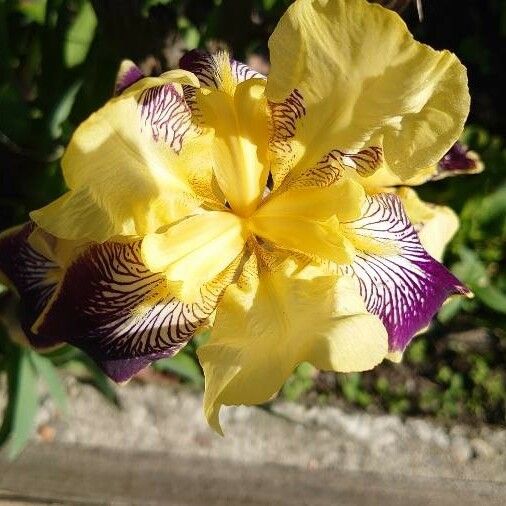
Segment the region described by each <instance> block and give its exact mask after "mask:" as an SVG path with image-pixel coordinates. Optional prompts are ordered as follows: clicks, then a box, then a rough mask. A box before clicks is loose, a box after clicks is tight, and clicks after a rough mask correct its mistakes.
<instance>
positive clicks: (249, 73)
mask: <svg viewBox="0 0 506 506" xmlns="http://www.w3.org/2000/svg"><path fill="white" fill-rule="evenodd" d="M230 67H231V70H232V75H233V76H234V78H235V81H236V83H242V82H243V81H246V80H248V79H265V76H264V75H262V74H260V73H258V72H257V71H256V70H253V69H252V68H250V67H248V66H247V65H246V64H244V63H241V62H238V61H236V60H233V59H232V58H230ZM179 68H181V69H183V70H188V71H189V72H192V73H193V74H195V75H196V76H197V77H198V79H199V81H200V84H201V86H205V87H207V88H219V86H220V75H219V72H220V70H219V68H218V66H217V60H216V58H215V57H214V56H213V55H212V54H210V53H207V52H206V51H201V50H199V49H194V50H192V51H189V52H188V53H186V54H184V55H183V56H182V58H181V59H180V60H179Z"/></svg>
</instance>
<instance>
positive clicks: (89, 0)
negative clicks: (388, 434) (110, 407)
mask: <svg viewBox="0 0 506 506" xmlns="http://www.w3.org/2000/svg"><path fill="white" fill-rule="evenodd" d="M290 3H291V2H290V0H241V1H237V0H125V1H122V2H117V1H112V0H100V1H99V0H0V181H1V187H0V188H1V190H0V229H4V228H6V227H8V226H11V225H13V224H17V223H21V222H23V221H25V220H26V219H27V216H28V211H29V210H31V209H34V208H37V207H40V206H42V205H44V204H46V203H47V202H49V201H50V200H52V199H53V198H55V197H56V196H58V195H60V194H61V193H62V192H63V190H64V187H63V182H62V178H61V173H60V170H59V159H60V157H61V155H62V152H63V149H64V147H65V146H66V144H67V143H68V140H69V138H70V135H71V134H72V132H73V130H74V129H75V128H76V126H77V125H78V124H79V123H80V122H81V121H82V120H83V119H84V118H86V117H87V116H88V115H89V114H90V113H91V112H92V111H94V110H95V109H97V108H98V107H99V106H100V105H101V104H103V103H104V102H105V101H106V100H107V98H108V97H109V96H110V95H111V93H112V89H113V84H114V78H115V74H116V71H117V69H118V66H119V63H120V61H121V60H122V59H123V58H130V59H132V60H134V61H135V62H136V63H137V64H139V65H141V66H142V68H143V70H144V71H145V72H146V73H148V74H157V73H159V72H161V71H163V70H165V69H167V68H171V67H175V66H177V61H178V59H179V57H180V56H181V55H182V53H183V52H184V50H186V49H192V48H195V47H206V48H208V49H211V50H212V49H216V48H220V47H223V46H229V47H230V48H232V49H233V52H234V54H235V56H236V57H237V58H238V59H241V60H246V58H247V57H248V56H249V55H251V54H256V55H257V56H258V57H260V58H264V59H265V58H267V55H268V51H267V40H268V37H269V35H270V33H271V32H272V30H273V28H274V26H275V24H276V23H277V21H278V19H279V17H280V16H281V14H282V13H283V12H284V10H285V9H286V7H287V5H289V4H290ZM424 13H425V18H424V22H423V23H419V22H418V18H417V13H416V9H415V8H414V7H413V6H412V7H411V8H408V9H407V10H406V11H405V12H404V13H403V15H404V16H405V18H406V20H407V22H408V24H409V26H410V28H411V29H412V31H413V32H414V33H415V36H416V37H417V38H418V39H419V40H422V41H424V42H427V43H429V44H431V45H432V46H434V47H436V48H448V49H451V50H453V51H454V52H456V53H457V55H458V56H459V57H460V58H461V59H462V60H463V62H464V63H465V64H466V65H467V67H468V70H469V79H470V88H471V95H472V97H473V105H472V110H471V115H470V125H471V126H469V127H468V128H467V129H466V132H465V135H464V141H465V142H466V143H467V144H469V146H470V147H471V148H472V149H474V150H475V151H477V152H478V153H479V154H480V155H481V157H482V158H483V160H484V162H485V165H486V170H485V172H484V173H483V174H480V175H476V176H470V177H467V178H466V177H462V178H455V179H451V180H445V181H439V182H437V183H431V184H427V185H425V186H424V187H422V188H421V189H420V193H421V195H422V197H423V198H424V199H425V200H427V201H429V202H435V203H440V204H445V205H449V206H451V207H452V208H453V209H455V210H456V211H457V213H458V214H459V216H460V219H461V228H460V230H459V232H458V234H457V236H456V237H455V239H454V240H453V242H452V244H451V246H450V248H449V250H448V256H447V262H448V264H449V265H450V266H451V268H452V269H453V271H454V272H455V273H456V274H457V275H458V276H459V277H460V278H461V279H462V280H463V281H465V282H466V283H467V284H468V285H469V286H470V287H471V289H472V290H473V292H474V293H475V298H474V299H472V300H468V299H454V300H452V301H450V302H449V303H448V304H447V305H445V306H444V307H443V308H442V310H441V312H440V314H439V320H438V321H437V322H435V324H434V325H433V326H432V327H431V329H429V331H428V332H427V333H426V334H425V335H423V336H420V337H418V338H417V339H416V340H415V342H414V343H413V344H412V345H411V347H410V348H409V350H408V352H407V354H406V357H405V360H404V363H403V364H400V365H391V364H384V365H382V366H381V367H379V368H377V369H376V370H375V371H373V372H371V373H364V374H349V375H334V374H327V373H325V374H317V373H316V371H315V370H314V369H313V368H312V367H310V366H308V365H307V364H303V365H301V366H300V367H299V368H298V369H297V370H296V372H295V374H294V375H293V377H292V378H291V379H290V380H289V381H288V382H287V384H286V385H285V387H284V389H283V394H284V396H285V397H287V398H289V399H294V400H295V399H306V401H307V402H318V403H322V402H323V403H332V402H345V403H347V404H352V405H356V406H360V407H362V408H366V409H370V410H382V411H388V412H392V413H399V414H423V413H426V414H430V415H436V416H439V417H442V418H443V419H455V418H457V419H459V420H469V421H473V422H475V421H480V420H484V421H488V422H494V423H503V422H504V421H505V412H506V389H505V363H506V360H505V359H506V330H505V329H506V261H505V255H506V239H505V238H506V150H505V145H504V138H505V136H506V101H505V100H504V96H503V95H504V90H505V89H506V67H505V66H504V62H503V54H502V53H503V49H504V47H506V40H505V39H506V2H504V1H503V0H469V1H466V2H437V1H435V0H426V1H424ZM4 292H5V291H4V290H2V289H1V285H0V303H2V302H4V299H6V298H7V297H8V295H7V294H6V293H4ZM238 331H240V329H238ZM9 332H11V329H9V328H8V327H5V328H4V327H2V328H0V381H1V380H2V376H3V380H4V381H6V385H7V389H8V394H9V395H8V399H7V404H6V409H5V411H4V415H3V423H2V426H1V429H0V444H2V443H3V442H6V441H9V446H8V451H9V452H10V455H11V456H14V455H15V454H17V453H18V452H19V451H20V450H21V449H22V447H23V445H24V444H25V442H26V441H27V439H28V437H29V436H30V434H31V432H32V431H33V428H34V426H35V417H36V412H37V406H38V403H39V401H40V399H41V398H42V397H41V395H42V394H41V390H40V388H39V387H40V385H39V383H41V384H42V385H45V387H44V388H45V391H46V392H48V393H49V395H50V396H51V397H52V398H53V399H54V402H55V403H56V404H57V406H59V409H60V410H61V411H62V412H64V410H65V393H64V389H63V387H62V384H61V383H60V381H59V379H58V378H59V376H58V374H57V372H56V369H63V370H65V371H67V372H68V373H69V374H71V375H73V376H76V377H78V378H81V379H83V380H86V381H90V382H91V383H92V384H93V385H95V386H96V387H97V388H98V389H99V390H100V391H101V392H102V393H103V394H104V395H105V396H106V397H107V398H108V399H109V400H110V401H111V402H114V403H116V404H118V398H117V396H116V393H115V390H114V388H113V387H112V386H111V384H110V383H109V381H108V380H107V379H106V378H105V377H104V376H103V375H102V373H101V372H100V371H99V370H98V368H97V367H96V366H95V364H94V363H93V362H92V361H91V360H90V359H89V358H88V357H86V356H84V355H83V354H82V353H80V352H79V351H77V350H75V349H72V348H70V347H64V348H62V349H60V350H57V351H53V352H51V353H49V354H45V355H40V354H37V353H35V352H34V351H31V350H28V349H26V348H23V347H20V346H18V345H16V344H13V343H12V342H11V341H10V339H9V338H8V337H7V333H9ZM206 335H207V334H206ZM206 335H204V336H202V338H201V339H204V340H205V338H206ZM197 344H198V340H197V341H196V343H195V344H192V345H191V346H189V347H187V348H186V349H185V351H184V352H183V353H181V354H179V355H177V357H175V358H173V359H167V360H162V361H160V362H158V364H156V365H155V366H154V369H155V371H157V373H158V374H170V375H176V376H178V377H180V378H182V379H183V380H185V381H187V382H190V383H192V384H194V385H196V386H198V387H202V384H203V377H202V371H201V369H200V366H199V364H198V361H197V360H196V356H195V350H196V346H197ZM2 372H3V375H2V374H1V373H2ZM39 379H40V380H42V382H39ZM43 391H44V389H43V390H42V392H43Z"/></svg>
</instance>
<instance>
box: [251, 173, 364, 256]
mask: <svg viewBox="0 0 506 506" xmlns="http://www.w3.org/2000/svg"><path fill="white" fill-rule="evenodd" d="M364 199H365V193H364V190H363V188H362V187H361V186H360V184H358V183H356V182H354V181H352V180H351V179H345V180H343V181H342V182H340V183H337V184H335V185H332V186H328V187H324V188H311V187H310V188H290V189H288V190H286V191H284V192H280V193H273V194H272V195H271V197H270V198H269V199H267V200H266V202H265V203H264V204H263V205H262V206H261V207H260V208H259V209H258V210H257V212H256V213H255V214H254V216H252V217H251V218H250V220H249V223H250V227H251V230H252V231H253V232H254V233H255V234H257V235H258V236H260V237H262V238H264V239H267V240H269V241H272V242H273V243H275V244H276V245H277V246H278V247H281V248H287V249H291V250H295V251H299V252H302V253H305V254H307V255H310V256H311V257H317V258H319V259H328V260H332V261H334V262H338V263H350V262H351V261H352V260H353V248H352V247H351V243H349V241H348V240H347V239H346V238H345V237H344V235H343V233H342V231H341V228H340V225H339V221H340V220H342V221H349V220H353V219H355V218H358V217H359V216H360V213H361V208H362V205H363V202H364Z"/></svg>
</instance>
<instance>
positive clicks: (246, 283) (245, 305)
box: [198, 257, 388, 433]
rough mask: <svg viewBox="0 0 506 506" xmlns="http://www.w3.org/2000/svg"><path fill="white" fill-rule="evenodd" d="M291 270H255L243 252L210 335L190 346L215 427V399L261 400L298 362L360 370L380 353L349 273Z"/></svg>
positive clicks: (380, 337)
mask: <svg viewBox="0 0 506 506" xmlns="http://www.w3.org/2000/svg"><path fill="white" fill-rule="evenodd" d="M294 268H295V265H294V264H293V263H287V264H286V266H285V268H284V269H282V270H279V271H276V272H267V271H260V272H259V271H258V269H257V264H256V260H255V257H251V258H250V259H249V260H248V262H247V264H246V267H245V271H244V274H243V276H242V277H241V279H240V280H239V282H238V283H237V284H234V285H231V286H230V287H229V288H228V289H227V290H226V292H225V294H224V297H223V299H222V301H221V303H220V305H219V306H218V311H217V316H216V320H215V323H214V328H213V331H212V334H211V339H210V341H209V342H208V344H206V345H204V346H202V347H201V348H200V349H199V351H198V356H199V360H200V363H201V365H202V367H203V368H204V373H205V378H206V391H205V396H204V411H205V414H206V417H207V419H208V421H209V423H210V425H211V426H212V427H213V428H214V429H215V430H216V431H217V432H220V433H221V428H220V424H219V410H220V407H221V406H222V405H233V404H259V403H262V402H265V401H267V400H268V399H269V398H271V397H272V395H273V394H275V393H276V392H277V391H278V390H279V388H280V387H281V386H282V384H283V383H284V381H285V380H286V379H287V377H288V376H289V374H290V373H291V372H292V371H293V369H294V367H295V366H296V365H297V364H299V363H301V362H306V361H307V362H310V363H312V364H313V365H315V366H316V367H318V368H320V369H326V370H335V371H343V372H350V371H360V370H366V369H371V368H372V367H374V366H375V365H376V364H378V363H379V362H381V361H382V360H383V358H384V357H385V356H386V354H387V352H388V343H387V334H386V331H385V328H384V327H383V325H382V324H381V322H380V321H379V319H378V318H377V317H376V316H373V315H370V314H368V313H367V311H366V310H365V307H364V303H363V301H362V298H361V297H360V295H359V294H358V288H357V286H356V285H355V282H354V281H353V280H352V279H351V278H347V277H342V278H336V277H334V276H315V269H314V268H311V269H309V270H308V271H307V272H306V271H305V270H303V271H302V272H300V273H298V274H297V275H296V274H294ZM316 272H318V271H316Z"/></svg>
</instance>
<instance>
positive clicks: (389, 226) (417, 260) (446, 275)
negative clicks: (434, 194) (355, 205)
mask: <svg viewBox="0 0 506 506" xmlns="http://www.w3.org/2000/svg"><path fill="white" fill-rule="evenodd" d="M348 227H349V231H348V235H349V236H350V240H352V241H354V239H353V238H352V236H357V237H359V238H360V240H361V244H363V245H364V247H363V249H362V251H357V254H356V259H355V261H354V263H353V264H352V265H351V266H343V267H341V271H342V272H344V273H346V274H353V275H354V276H356V277H357V278H358V280H359V283H360V292H361V294H362V296H363V298H364V300H365V303H366V307H367V310H368V311H369V312H370V313H372V314H375V315H378V316H379V317H380V319H381V321H382V322H383V324H384V325H385V327H386V328H387V330H388V335H389V347H390V351H392V352H395V351H403V350H404V348H405V347H406V346H407V345H408V343H409V342H410V341H411V339H412V338H413V336H414V335H415V334H416V333H417V332H418V331H419V330H420V329H422V328H424V327H425V326H427V325H428V324H429V322H430V320H431V319H432V317H433V316H434V314H435V313H436V312H437V311H438V310H439V308H440V307H441V305H442V304H443V302H444V301H445V300H446V299H447V298H448V297H449V296H451V295H454V294H460V295H469V293H470V292H469V290H468V289H467V288H466V287H465V286H464V285H463V284H462V283H460V281H459V280H458V279H457V278H455V276H453V274H451V272H449V271H448V270H447V269H446V268H445V267H444V266H443V265H442V264H440V263H439V262H437V261H436V260H434V259H433V258H432V257H431V256H430V255H429V254H428V253H427V252H426V251H425V249H424V248H423V247H422V245H421V244H420V240H419V238H418V235H417V233H416V231H415V229H414V228H413V226H412V225H411V223H410V222H409V220H408V218H407V216H406V213H405V211H404V208H403V206H402V203H401V201H400V200H399V198H398V197H397V196H396V195H393V194H387V193H381V194H378V195H375V196H373V197H368V199H367V203H366V205H365V208H364V213H363V216H362V217H361V218H360V219H359V220H355V221H353V222H350V223H348ZM382 247H383V248H385V249H384V252H381V248H382Z"/></svg>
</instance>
